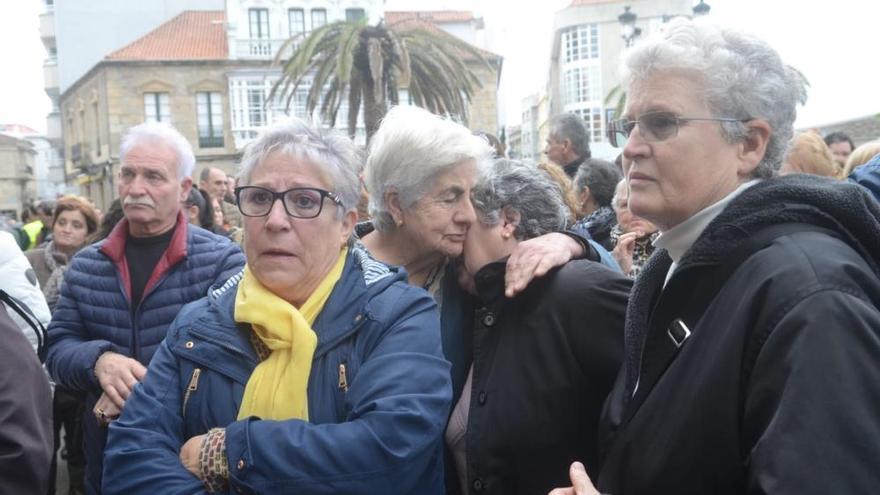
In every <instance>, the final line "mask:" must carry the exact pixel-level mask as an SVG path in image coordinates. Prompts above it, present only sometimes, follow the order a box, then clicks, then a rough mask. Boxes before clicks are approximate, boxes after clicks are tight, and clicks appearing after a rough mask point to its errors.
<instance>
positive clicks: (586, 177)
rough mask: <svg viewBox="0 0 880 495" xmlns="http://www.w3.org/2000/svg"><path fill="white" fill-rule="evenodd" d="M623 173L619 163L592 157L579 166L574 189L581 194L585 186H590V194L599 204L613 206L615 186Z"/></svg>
mask: <svg viewBox="0 0 880 495" xmlns="http://www.w3.org/2000/svg"><path fill="white" fill-rule="evenodd" d="M622 177H623V174H622V173H621V172H620V168H618V167H617V165H615V164H613V163H611V162H608V161H605V160H599V159H596V158H590V159H589V160H586V161H585V162H584V163H582V164H581V166H580V167H578V170H577V173H576V174H575V176H574V189H575V192H576V193H577V194H580V192H581V191H583V190H584V188H585V187H588V188H590V195H591V196H592V197H593V198H594V199H595V201H596V204H597V205H599V206H611V200H612V198H614V188H615V187H617V183H618V182H620V179H621V178H622Z"/></svg>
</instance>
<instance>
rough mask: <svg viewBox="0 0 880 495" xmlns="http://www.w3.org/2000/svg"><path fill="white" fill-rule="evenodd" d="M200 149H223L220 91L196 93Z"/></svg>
mask: <svg viewBox="0 0 880 495" xmlns="http://www.w3.org/2000/svg"><path fill="white" fill-rule="evenodd" d="M196 111H197V113H198V119H199V148H222V147H223V102H222V100H221V99H220V92H219V91H212V92H199V93H196Z"/></svg>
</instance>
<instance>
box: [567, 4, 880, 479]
mask: <svg viewBox="0 0 880 495" xmlns="http://www.w3.org/2000/svg"><path fill="white" fill-rule="evenodd" d="M624 69H625V70H624V71H623V81H624V83H623V87H624V89H626V93H627V103H626V109H625V111H624V114H623V115H624V117H623V119H622V120H621V121H619V122H616V123H615V124H614V125H613V126H612V127H611V136H610V138H611V141H612V144H615V141H616V142H617V143H620V144H622V145H624V148H623V154H624V157H625V158H626V159H625V160H624V173H625V175H626V179H627V183H628V185H629V190H630V196H629V207H630V209H631V210H632V211H633V213H635V214H637V215H640V216H642V217H644V218H646V219H647V220H649V221H651V222H653V223H654V224H655V225H657V226H658V227H659V229H660V232H661V235H660V237H659V238H658V239H657V241H656V245H657V248H658V249H657V251H655V253H654V255H653V256H652V257H651V259H650V260H649V261H648V263H647V264H646V265H645V266H644V268H643V269H642V272H641V274H640V275H639V277H638V279H636V281H635V284H634V287H633V291H632V296H631V298H630V302H629V307H628V309H627V321H626V353H625V355H626V364H625V367H624V373H623V376H622V379H621V380H619V381H618V382H617V383H616V384H615V387H614V389H613V391H612V393H611V395H610V396H609V398H608V402H607V403H606V408H605V411H606V413H607V414H606V415H605V416H604V418H603V426H602V429H601V431H602V433H601V436H602V437H603V438H604V439H605V440H606V441H605V443H604V445H603V448H602V450H603V452H604V457H603V460H602V462H603V463H602V471H601V473H600V475H599V478H598V487H599V489H600V490H601V491H602V492H603V493H613V494H615V495H618V494H629V493H634V494H638V493H694V494H696V493H713V494H721V495H723V494H746V493H774V494H795V493H797V494H804V493H873V492H876V491H877V487H880V470H878V469H877V462H876V460H877V459H880V422H878V420H877V418H878V417H880V311H878V307H877V305H878V301H880V278H878V275H880V273H878V268H877V267H878V266H880V222H878V217H880V207H878V206H877V204H876V203H875V202H873V201H872V200H871V199H870V198H869V197H868V195H867V193H866V192H864V191H861V190H859V188H858V187H857V186H854V185H852V184H841V183H837V182H835V181H829V180H827V179H823V178H817V177H812V176H808V175H797V174H796V175H790V176H785V177H775V178H774V177H772V176H773V174H774V171H775V170H778V168H779V166H780V164H781V162H782V159H783V155H784V152H785V148H786V143H788V141H789V139H790V138H791V136H792V132H793V125H792V124H793V122H794V120H795V114H796V112H795V109H796V105H797V103H798V102H799V101H802V100H803V98H804V94H805V93H804V82H803V79H802V77H801V76H800V75H799V74H798V73H797V72H796V71H794V70H792V69H791V68H789V67H787V66H786V65H784V64H783V63H782V61H781V60H780V57H779V55H778V54H777V53H776V52H775V51H774V50H773V49H772V48H771V47H770V46H769V45H767V44H766V43H765V42H763V41H761V40H759V39H757V38H754V37H752V36H749V35H744V34H742V33H739V32H736V31H733V30H728V29H722V28H719V27H715V26H711V25H707V24H701V23H698V22H691V21H686V20H678V21H673V22H672V23H671V24H670V25H668V26H667V28H666V29H664V30H663V31H662V32H659V33H657V34H656V35H655V36H654V37H652V38H650V39H648V40H646V41H645V42H644V43H643V44H640V45H636V46H635V47H634V48H633V49H632V50H631V51H630V52H628V53H627V54H626V55H625V59H624ZM572 475H573V478H574V479H575V483H576V487H575V488H574V489H571V488H570V489H567V490H560V491H559V493H596V492H595V491H594V490H593V489H592V488H591V487H590V486H589V484H588V482H587V480H586V478H585V477H584V474H583V472H582V470H581V469H580V467H579V466H573V467H572Z"/></svg>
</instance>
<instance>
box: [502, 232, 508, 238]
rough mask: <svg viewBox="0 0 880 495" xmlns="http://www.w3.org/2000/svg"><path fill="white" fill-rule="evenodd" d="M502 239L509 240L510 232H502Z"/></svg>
mask: <svg viewBox="0 0 880 495" xmlns="http://www.w3.org/2000/svg"><path fill="white" fill-rule="evenodd" d="M501 237H503V238H505V239H507V238H509V237H510V232H502V233H501Z"/></svg>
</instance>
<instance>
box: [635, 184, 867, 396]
mask: <svg viewBox="0 0 880 495" xmlns="http://www.w3.org/2000/svg"><path fill="white" fill-rule="evenodd" d="M791 222H797V223H808V224H813V225H817V226H819V227H824V228H827V229H830V230H833V231H835V232H838V233H839V234H840V236H841V238H842V239H844V240H845V241H846V242H847V243H848V244H849V245H850V246H852V247H853V249H855V250H856V251H857V252H859V253H860V254H861V255H862V257H863V258H864V259H865V261H866V262H867V263H868V264H869V265H870V266H871V268H872V269H873V270H874V272H875V273H877V274H878V275H880V270H878V266H880V205H878V203H877V202H876V201H874V199H873V198H872V197H871V196H870V194H869V193H868V192H866V191H865V190H863V189H862V188H861V187H859V186H857V185H855V184H849V183H846V182H840V181H836V180H832V179H826V178H823V177H817V176H811V175H803V174H796V175H788V176H785V177H775V178H772V179H768V180H765V181H762V182H760V183H758V184H755V185H754V186H752V187H750V188H748V189H746V190H745V191H743V192H742V193H741V194H740V195H739V196H737V197H736V198H734V199H733V201H731V203H730V204H729V205H728V206H727V208H725V209H724V211H722V212H721V214H719V215H718V216H717V217H716V218H715V219H714V220H713V221H712V222H711V223H710V224H709V225H708V226H707V227H706V230H705V231H704V232H703V233H702V234H701V235H700V237H699V238H698V239H697V241H696V242H695V243H694V245H693V246H692V247H691V249H690V250H688V252H687V253H685V255H684V257H683V258H682V260H681V263H680V266H679V269H681V268H683V267H686V266H689V265H697V264H718V263H720V262H722V261H723V260H724V259H725V257H726V256H728V255H730V254H732V253H733V252H734V251H735V250H736V249H737V247H739V245H740V244H741V243H742V242H744V241H745V240H746V239H748V238H749V237H750V236H752V235H754V234H755V233H757V232H759V231H760V230H761V229H763V228H766V227H769V226H771V225H775V224H781V223H791ZM671 264H672V260H671V258H670V257H669V255H668V253H667V252H666V250H665V249H658V250H657V251H655V252H654V254H653V256H651V258H650V259H649V260H648V262H647V263H646V264H645V266H644V267H643V269H642V272H641V274H640V275H639V277H638V278H637V279H636V281H635V283H634V284H633V289H632V292H631V294H630V299H629V305H628V307H627V315H626V324H625V337H624V338H625V343H626V371H627V390H628V391H630V392H631V391H632V387H634V386H635V380H636V377H637V376H638V369H639V362H640V360H641V347H642V343H643V340H644V335H645V333H646V332H647V328H648V320H649V317H650V314H649V312H650V310H651V305H652V302H653V301H654V300H655V297H656V295H657V293H658V292H659V291H660V290H662V287H663V282H664V280H665V278H666V274H667V272H668V271H669V267H670V265H671Z"/></svg>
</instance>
